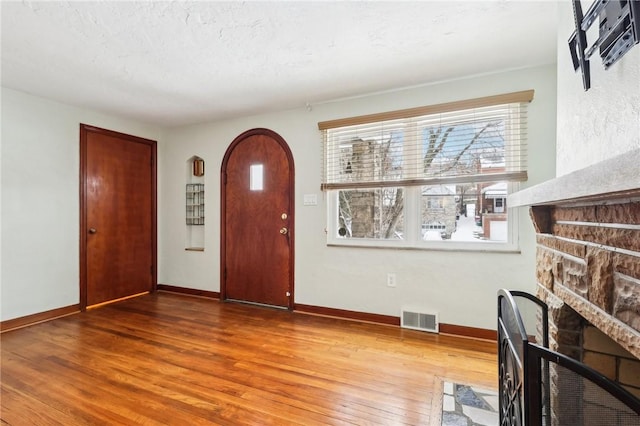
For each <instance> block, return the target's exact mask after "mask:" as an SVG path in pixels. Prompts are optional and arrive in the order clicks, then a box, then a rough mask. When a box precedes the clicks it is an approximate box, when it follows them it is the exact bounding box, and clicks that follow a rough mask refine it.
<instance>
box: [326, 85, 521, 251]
mask: <svg viewBox="0 0 640 426" xmlns="http://www.w3.org/2000/svg"><path fill="white" fill-rule="evenodd" d="M532 99H533V91H532V90H531V91H525V92H517V93H510V94H505V95H497V96H491V97H486V98H479V99H471V100H466V101H460V102H452V103H447V104H440V105H433V106H427V107H419V108H413V109H408V110H401V111H392V112H387V113H380V114H373V115H368V116H361V117H352V118H345V119H340V120H334V121H330V122H321V123H318V127H319V129H320V130H321V131H322V135H323V155H324V158H323V177H322V190H323V191H326V192H327V199H328V206H329V211H328V218H327V224H328V227H327V229H328V243H330V244H344V245H367V246H398V247H424V248H429V247H436V248H438V247H439V248H445V247H446V248H477V249H486V248H487V247H490V248H492V249H496V250H501V249H506V250H508V249H514V248H516V246H517V226H515V225H516V223H515V220H516V217H515V214H513V212H511V211H510V210H509V208H508V205H507V203H506V197H507V195H508V194H509V193H510V192H513V191H514V190H516V189H517V185H518V182H520V181H523V180H526V179H527V169H526V133H527V126H526V121H527V120H526V119H527V114H526V107H527V104H528V103H529V102H530V101H531V100H532Z"/></svg>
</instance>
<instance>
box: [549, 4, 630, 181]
mask: <svg viewBox="0 0 640 426" xmlns="http://www.w3.org/2000/svg"><path fill="white" fill-rule="evenodd" d="M591 3H592V2H591V1H583V2H582V7H583V11H585V12H586V11H587V8H588V7H589V5H590V4H591ZM558 16H559V25H558V134H557V140H558V147H557V159H556V164H557V175H558V176H561V175H564V174H567V173H570V172H572V171H575V170H578V169H581V168H584V167H587V166H589V165H592V164H595V163H598V162H600V161H602V160H605V159H608V158H611V157H614V156H616V155H620V154H623V153H625V152H627V151H630V150H632V149H637V148H640V46H638V45H635V46H634V47H632V48H631V50H630V51H629V52H627V54H626V55H625V56H624V57H623V58H622V59H620V60H619V61H618V62H617V63H615V64H614V65H613V66H611V67H610V68H609V69H608V70H605V69H604V67H603V66H602V61H601V59H600V57H599V54H598V53H596V54H594V55H593V56H592V57H591V61H590V63H591V66H590V69H591V89H589V90H588V91H586V92H585V91H584V89H583V86H582V77H581V75H580V70H578V72H574V71H573V65H572V62H571V57H570V55H569V48H568V45H567V40H568V39H569V36H570V35H571V33H572V32H573V30H574V23H573V8H572V5H571V2H561V3H560V4H559V7H558ZM593 27H594V29H596V28H597V27H598V23H597V22H596V23H595V24H594V25H593ZM596 33H597V31H596ZM587 37H588V39H587V42H588V44H589V45H591V44H593V42H594V41H595V40H596V38H597V35H596V34H595V33H593V31H589V33H588V34H587Z"/></svg>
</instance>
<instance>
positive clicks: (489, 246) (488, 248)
mask: <svg viewBox="0 0 640 426" xmlns="http://www.w3.org/2000/svg"><path fill="white" fill-rule="evenodd" d="M327 247H344V248H363V249H391V250H419V251H442V252H458V253H505V254H521V253H522V251H521V250H520V248H519V247H517V246H516V245H513V244H508V243H471V244H458V243H454V244H449V243H448V242H443V243H438V244H421V245H417V246H410V245H408V244H404V245H403V244H398V243H387V244H385V243H382V242H378V241H375V242H372V241H349V242H340V243H335V242H327Z"/></svg>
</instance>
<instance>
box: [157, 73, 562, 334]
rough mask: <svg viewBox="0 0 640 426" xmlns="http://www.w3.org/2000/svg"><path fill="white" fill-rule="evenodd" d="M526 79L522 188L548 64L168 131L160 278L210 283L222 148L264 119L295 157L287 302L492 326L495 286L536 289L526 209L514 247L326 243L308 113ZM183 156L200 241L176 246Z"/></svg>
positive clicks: (540, 137) (358, 110)
mask: <svg viewBox="0 0 640 426" xmlns="http://www.w3.org/2000/svg"><path fill="white" fill-rule="evenodd" d="M526 89H535V91H536V93H535V98H534V101H533V102H532V104H531V106H530V109H529V123H530V124H529V158H530V160H529V170H530V172H529V181H528V182H526V184H524V185H523V187H526V186H530V185H533V184H537V183H540V182H542V181H544V180H547V179H550V178H552V177H554V172H555V163H554V150H555V132H556V126H555V120H556V77H555V66H554V65H550V66H546V67H540V68H533V69H527V70H519V71H512V72H508V73H502V74H496V75H488V76H482V77H476V78H472V79H466V80H458V81H452V82H447V83H444V84H439V85H432V86H424V87H420V88H413V89H411V90H404V91H396V92H392V93H386V94H379V95H375V96H366V97H362V98H358V99H351V100H343V101H340V102H333V103H327V104H322V105H314V106H313V108H312V111H307V110H306V109H305V108H300V109H296V110H291V111H284V112H280V113H274V114H265V115H258V116H254V117H246V118H241V119H235V120H229V121H224V122H218V123H209V124H203V125H198V126H189V127H184V128H179V129H173V130H169V131H167V134H166V137H165V139H164V140H165V142H166V143H165V144H163V146H162V149H161V150H160V154H159V157H160V159H159V167H160V170H161V173H160V176H161V185H160V186H161V188H162V191H161V194H160V198H161V202H160V206H159V219H158V220H159V230H160V231H159V237H158V239H159V241H158V246H159V248H158V251H159V252H158V258H159V271H158V282H159V283H162V284H169V285H176V286H182V287H188V288H194V289H201V290H208V291H219V289H220V284H219V264H220V247H219V245H220V238H219V237H220V232H219V223H220V207H219V200H220V179H219V174H220V167H221V163H222V157H223V155H224V153H225V150H226V148H227V147H228V145H229V144H230V143H231V142H232V141H233V139H234V138H235V137H236V136H238V135H239V134H240V133H242V132H244V131H245V130H248V129H251V128H256V127H266V128H269V129H271V130H274V131H275V132H277V133H279V134H280V135H281V136H282V137H283V138H284V139H285V140H286V141H287V143H288V144H289V146H290V148H291V150H292V152H293V157H294V161H295V170H296V175H295V179H296V189H295V197H296V203H295V204H296V223H295V231H296V236H295V241H296V247H295V250H296V254H295V259H296V265H295V274H296V279H295V302H296V303H301V304H307V305H315V306H324V307H331V308H338V309H346V310H354V311H360V312H370V313H378V314H384V315H393V316H398V315H399V313H400V308H401V306H402V305H403V304H411V305H414V306H415V305H418V306H424V307H426V308H428V309H433V310H436V311H438V312H439V313H440V321H441V322H443V323H448V324H457V325H464V326H472V327H481V328H487V329H495V322H496V319H495V316H496V292H497V290H498V289H499V288H502V287H507V288H510V289H523V290H527V291H534V289H535V273H534V264H535V260H534V257H535V247H534V234H533V229H532V225H531V223H530V220H529V219H528V212H527V210H526V209H522V210H521V211H520V215H519V216H520V228H521V230H520V239H521V249H522V252H521V253H519V254H515V253H509V254H505V253H503V254H498V253H468V252H466V253H465V252H453V253H452V252H440V251H420V250H388V249H363V248H346V247H327V246H326V239H325V238H326V237H325V232H324V228H325V222H326V219H325V216H326V203H325V199H324V197H323V194H322V193H321V192H320V191H319V188H320V167H321V164H320V162H321V159H320V158H321V155H320V154H321V149H320V133H319V131H318V128H317V123H318V122H319V121H324V120H330V119H335V118H342V117H348V116H355V115H361V114H369V113H375V112H383V111H389V110H395V109H402V108H410V107H415V106H421V105H430V104H437V103H441V102H448V101H453V100H460V99H469V98H475V97H480V96H487V95H494V94H500V93H507V92H513V91H519V90H526ZM221 101H223V100H221ZM193 155H197V156H199V157H202V158H203V159H204V160H205V161H206V175H205V189H206V200H205V202H206V208H205V210H206V225H205V226H206V228H205V232H206V236H205V241H206V247H205V251H204V252H186V251H185V250H184V241H185V226H184V183H185V182H184V179H185V177H184V164H185V161H186V160H187V159H189V158H191V156H193ZM304 194H317V195H318V200H319V204H318V206H303V205H302V200H303V195H304ZM388 272H394V273H396V274H397V287H396V288H389V287H387V286H386V274H387V273H388Z"/></svg>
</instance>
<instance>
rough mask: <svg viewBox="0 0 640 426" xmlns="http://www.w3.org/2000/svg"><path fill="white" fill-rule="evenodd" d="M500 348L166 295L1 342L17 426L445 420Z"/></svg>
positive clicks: (489, 370)
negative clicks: (446, 408) (451, 387)
mask: <svg viewBox="0 0 640 426" xmlns="http://www.w3.org/2000/svg"><path fill="white" fill-rule="evenodd" d="M495 346H496V345H495V344H494V343H492V342H485V341H478V340H472V339H464V338H457V337H452V336H443V335H435V334H430V333H423V332H419V331H413V330H404V329H400V328H397V327H392V326H384V325H376V324H367V323H360V322H354V321H346V320H340V319H334V318H325V317H318V316H312V315H306V314H300V313H292V312H288V311H281V310H276V309H269V308H262V307H256V306H250V305H243V304H235V303H220V302H218V301H215V300H209V299H203V298H197V297H191V296H184V295H178V294H171V293H163V292H159V293H156V294H151V295H146V296H141V297H138V298H135V299H130V300H126V301H123V302H118V303H115V304H112V305H108V306H104V307H101V308H98V309H95V310H90V311H88V312H86V313H82V314H76V315H72V316H69V317H65V318H60V319H57V320H54V321H50V322H47V323H43V324H38V325H34V326H31V327H27V328H23V329H19V330H15V331H10V332H6V333H4V334H2V336H1V355H2V359H1V360H2V364H1V375H2V376H1V379H2V380H1V390H2V393H1V398H2V399H1V400H0V404H1V405H0V418H1V420H2V423H3V424H9V425H58V424H59V425H129V424H143V425H211V424H217V425H436V424H440V423H439V422H440V410H441V398H442V388H441V384H442V380H443V379H444V380H449V381H454V382H458V383H469V384H476V385H479V386H482V387H485V388H489V389H495V388H496V387H497V367H496V365H497V356H496V347H495Z"/></svg>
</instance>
